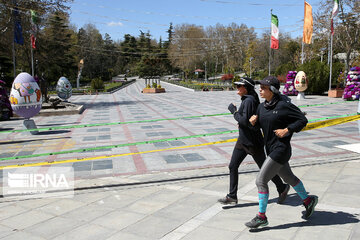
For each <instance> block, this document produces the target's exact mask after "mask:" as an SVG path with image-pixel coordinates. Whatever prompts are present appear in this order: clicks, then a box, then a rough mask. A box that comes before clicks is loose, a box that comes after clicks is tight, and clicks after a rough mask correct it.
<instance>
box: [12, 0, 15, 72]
mask: <svg viewBox="0 0 360 240" xmlns="http://www.w3.org/2000/svg"><path fill="white" fill-rule="evenodd" d="M13 5H14V7H15V5H16V2H15V0H13ZM13 11H14V10H13ZM12 17H13V30H14V31H13V35H14V36H13V37H14V39H13V41H12V42H13V43H12V52H13V65H14V78H15V77H16V57H15V53H16V52H15V16H14V13H13V14H12Z"/></svg>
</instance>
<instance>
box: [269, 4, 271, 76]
mask: <svg viewBox="0 0 360 240" xmlns="http://www.w3.org/2000/svg"><path fill="white" fill-rule="evenodd" d="M271 18H272V9H271V10H270V45H269V47H270V48H269V76H270V70H271Z"/></svg>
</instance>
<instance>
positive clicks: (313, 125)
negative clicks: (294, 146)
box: [302, 115, 360, 131]
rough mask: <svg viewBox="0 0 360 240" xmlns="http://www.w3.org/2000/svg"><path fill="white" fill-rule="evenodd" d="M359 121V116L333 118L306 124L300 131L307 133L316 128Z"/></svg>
mask: <svg viewBox="0 0 360 240" xmlns="http://www.w3.org/2000/svg"><path fill="white" fill-rule="evenodd" d="M356 120H360V115H354V116H349V117H342V118H335V119H330V120H324V121H319V122H314V123H308V124H307V125H306V127H304V128H303V130H302V131H308V130H313V129H318V128H324V127H330V126H334V125H338V124H343V123H348V122H352V121H356Z"/></svg>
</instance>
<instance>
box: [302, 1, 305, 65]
mask: <svg viewBox="0 0 360 240" xmlns="http://www.w3.org/2000/svg"><path fill="white" fill-rule="evenodd" d="M304 25H305V0H304V23H303V29H304ZM303 63H304V30H303V39H302V41H301V64H303Z"/></svg>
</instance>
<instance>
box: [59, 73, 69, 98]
mask: <svg viewBox="0 0 360 240" xmlns="http://www.w3.org/2000/svg"><path fill="white" fill-rule="evenodd" d="M56 91H57V94H58V96H59V98H61V99H63V100H67V99H69V98H70V97H71V95H72V87H71V84H70V82H69V80H68V79H67V78H66V77H61V78H59V80H58V82H57V85H56Z"/></svg>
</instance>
